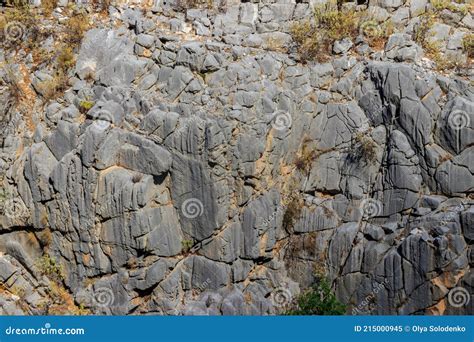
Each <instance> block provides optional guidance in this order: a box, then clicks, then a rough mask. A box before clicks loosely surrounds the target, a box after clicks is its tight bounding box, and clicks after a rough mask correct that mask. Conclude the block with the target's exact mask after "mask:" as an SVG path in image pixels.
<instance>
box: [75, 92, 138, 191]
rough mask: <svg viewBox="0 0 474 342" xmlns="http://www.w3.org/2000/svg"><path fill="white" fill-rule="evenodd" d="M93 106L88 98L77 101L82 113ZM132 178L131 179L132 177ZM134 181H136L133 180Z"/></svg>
mask: <svg viewBox="0 0 474 342" xmlns="http://www.w3.org/2000/svg"><path fill="white" fill-rule="evenodd" d="M93 106H94V102H93V101H88V100H82V101H80V102H79V111H80V112H81V113H82V114H85V113H87V112H88V111H89V110H90V109H91V108H92V107H93ZM132 180H133V179H132ZM134 183H136V182H134Z"/></svg>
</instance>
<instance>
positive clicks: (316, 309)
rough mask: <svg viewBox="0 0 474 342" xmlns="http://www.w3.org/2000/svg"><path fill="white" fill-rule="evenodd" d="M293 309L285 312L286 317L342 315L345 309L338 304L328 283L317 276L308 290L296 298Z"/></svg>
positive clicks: (342, 305) (323, 278)
mask: <svg viewBox="0 0 474 342" xmlns="http://www.w3.org/2000/svg"><path fill="white" fill-rule="evenodd" d="M293 306H294V308H293V309H290V310H288V311H287V312H286V314H287V315H330V316H334V315H344V313H345V312H346V307H345V305H344V304H342V303H341V302H339V301H338V300H337V298H336V296H335V295H334V293H333V292H332V291H331V285H330V283H329V281H328V280H327V279H326V278H325V277H322V276H317V277H316V281H315V283H314V284H313V286H311V287H310V288H309V289H307V290H306V291H304V292H303V293H302V294H301V295H299V296H298V298H296V301H295V303H294V305H293Z"/></svg>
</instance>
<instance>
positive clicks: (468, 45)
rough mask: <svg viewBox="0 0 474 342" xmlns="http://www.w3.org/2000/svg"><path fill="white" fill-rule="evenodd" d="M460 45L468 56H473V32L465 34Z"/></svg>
mask: <svg viewBox="0 0 474 342" xmlns="http://www.w3.org/2000/svg"><path fill="white" fill-rule="evenodd" d="M462 46H463V49H464V51H465V52H466V53H467V55H468V57H469V58H474V33H469V34H466V35H465V36H464V37H463V39H462Z"/></svg>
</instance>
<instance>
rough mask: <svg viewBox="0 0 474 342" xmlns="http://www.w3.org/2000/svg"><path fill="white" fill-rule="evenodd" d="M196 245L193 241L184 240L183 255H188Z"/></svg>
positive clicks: (182, 243) (182, 242)
mask: <svg viewBox="0 0 474 342" xmlns="http://www.w3.org/2000/svg"><path fill="white" fill-rule="evenodd" d="M193 245H194V241H193V240H183V241H181V247H182V252H183V253H188V252H189V251H190V250H191V248H192V247H193Z"/></svg>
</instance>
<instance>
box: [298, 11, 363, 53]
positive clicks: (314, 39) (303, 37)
mask: <svg viewBox="0 0 474 342" xmlns="http://www.w3.org/2000/svg"><path fill="white" fill-rule="evenodd" d="M357 28H358V17H357V14H356V13H355V12H354V11H350V10H338V9H337V8H336V7H335V6H334V3H328V4H326V5H324V6H319V7H317V8H315V14H314V18H313V20H304V21H300V22H297V23H295V24H293V26H292V27H291V30H290V33H291V35H292V36H293V39H294V41H295V42H296V43H297V47H298V52H299V54H300V56H301V58H302V59H303V60H304V61H306V60H312V59H316V60H319V61H325V60H327V59H328V57H329V52H330V49H331V47H332V43H334V41H336V40H339V39H342V38H344V37H352V36H355V35H356V34H357Z"/></svg>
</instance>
